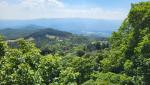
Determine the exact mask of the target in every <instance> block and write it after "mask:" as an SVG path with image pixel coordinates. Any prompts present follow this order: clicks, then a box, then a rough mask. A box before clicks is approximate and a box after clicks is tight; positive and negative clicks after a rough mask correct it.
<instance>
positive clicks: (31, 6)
mask: <svg viewBox="0 0 150 85" xmlns="http://www.w3.org/2000/svg"><path fill="white" fill-rule="evenodd" d="M139 1H147V0H111V1H109V3H108V2H107V1H104V0H1V1H0V10H1V14H0V20H33V19H55V18H58V19H62V18H65V19H70V18H79V19H103V20H123V19H124V18H125V17H126V16H127V14H128V12H129V9H130V7H131V3H136V2H139Z"/></svg>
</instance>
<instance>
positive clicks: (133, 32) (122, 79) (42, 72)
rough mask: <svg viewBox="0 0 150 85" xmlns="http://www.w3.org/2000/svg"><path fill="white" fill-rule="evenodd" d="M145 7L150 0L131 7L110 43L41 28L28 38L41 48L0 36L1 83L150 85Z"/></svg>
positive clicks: (149, 37)
mask: <svg viewBox="0 0 150 85" xmlns="http://www.w3.org/2000/svg"><path fill="white" fill-rule="evenodd" d="M149 9H150V2H142V3H139V4H133V5H132V8H131V10H130V13H129V15H128V17H127V18H126V19H125V20H124V22H123V23H122V25H121V27H120V29H119V30H118V32H114V33H113V34H112V37H111V38H110V44H108V43H109V42H108V41H98V40H97V41H93V40H88V39H87V38H85V37H81V36H70V35H71V34H66V33H65V32H60V31H56V30H53V31H52V32H49V31H48V30H45V31H43V32H42V33H40V32H38V33H37V34H34V35H32V36H33V37H35V39H37V43H38V41H39V40H40V39H42V38H44V39H42V40H44V41H42V42H43V43H42V44H44V46H43V45H42V46H43V47H42V48H41V50H40V49H39V48H37V47H36V45H37V44H36V45H35V44H33V43H31V42H30V41H26V40H23V39H21V40H19V41H18V42H17V43H16V46H15V48H12V47H10V46H8V45H7V42H6V41H4V40H3V38H2V37H1V36H0V85H10V84H17V85H24V84H25V85H149V83H150V22H149V21H150V20H149V19H150V16H149V15H150V11H149ZM56 32H58V33H56ZM45 33H48V34H49V33H50V34H54V35H56V36H59V35H61V36H63V37H61V39H62V40H60V39H57V38H58V37H56V36H49V35H47V36H48V38H53V39H51V40H49V39H47V38H45V37H46V36H45V35H44V36H43V34H45ZM59 33H60V34H59ZM40 35H42V37H39V36H40ZM66 37H68V38H66ZM87 40H88V41H87ZM49 41H51V42H49ZM47 42H49V43H48V44H46V45H45V43H47ZM47 45H48V46H47Z"/></svg>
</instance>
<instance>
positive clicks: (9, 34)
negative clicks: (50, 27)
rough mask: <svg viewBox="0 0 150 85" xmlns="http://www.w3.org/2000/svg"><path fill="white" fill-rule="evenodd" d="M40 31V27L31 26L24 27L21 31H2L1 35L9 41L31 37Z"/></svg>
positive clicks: (0, 31) (7, 29)
mask: <svg viewBox="0 0 150 85" xmlns="http://www.w3.org/2000/svg"><path fill="white" fill-rule="evenodd" d="M41 29H42V28H41ZM39 30H40V27H38V26H33V25H32V26H31V25H29V26H25V27H22V28H21V29H14V28H5V29H0V34H1V35H3V36H4V38H5V39H7V40H8V39H16V38H22V37H25V36H29V35H31V34H32V33H34V32H37V31H39Z"/></svg>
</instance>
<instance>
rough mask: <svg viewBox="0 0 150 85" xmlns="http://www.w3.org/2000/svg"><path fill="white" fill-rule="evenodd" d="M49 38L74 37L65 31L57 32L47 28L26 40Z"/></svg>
mask: <svg viewBox="0 0 150 85" xmlns="http://www.w3.org/2000/svg"><path fill="white" fill-rule="evenodd" d="M48 36H56V37H61V38H63V37H69V36H72V34H71V33H69V32H64V31H59V30H55V29H52V28H45V29H40V30H39V31H37V32H34V33H32V34H31V35H29V36H26V37H25V38H30V37H31V38H34V39H38V38H41V39H43V38H48Z"/></svg>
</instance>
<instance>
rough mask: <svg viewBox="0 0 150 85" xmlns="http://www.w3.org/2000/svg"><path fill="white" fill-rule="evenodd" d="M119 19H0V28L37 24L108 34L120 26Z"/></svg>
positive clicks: (85, 32)
mask: <svg viewBox="0 0 150 85" xmlns="http://www.w3.org/2000/svg"><path fill="white" fill-rule="evenodd" d="M121 23H122V21H119V20H98V19H36V20H0V28H22V27H24V26H28V25H37V26H42V27H48V28H55V29H58V30H62V31H67V32H71V33H76V34H88V33H89V32H92V33H102V34H107V35H110V34H111V32H112V31H115V30H117V29H118V28H119V27H120V24H121Z"/></svg>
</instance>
